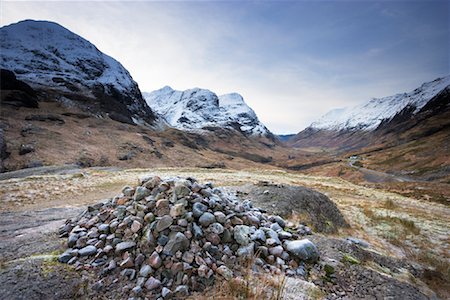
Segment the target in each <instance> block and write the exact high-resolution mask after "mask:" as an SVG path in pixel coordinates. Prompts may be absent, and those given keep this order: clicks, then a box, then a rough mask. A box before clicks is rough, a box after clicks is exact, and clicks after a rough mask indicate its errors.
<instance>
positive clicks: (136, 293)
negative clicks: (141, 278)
mask: <svg viewBox="0 0 450 300" xmlns="http://www.w3.org/2000/svg"><path fill="white" fill-rule="evenodd" d="M131 292H132V293H133V294H135V295H139V294H141V293H142V288H141V287H140V286H135V287H134V288H133V289H132V290H131Z"/></svg>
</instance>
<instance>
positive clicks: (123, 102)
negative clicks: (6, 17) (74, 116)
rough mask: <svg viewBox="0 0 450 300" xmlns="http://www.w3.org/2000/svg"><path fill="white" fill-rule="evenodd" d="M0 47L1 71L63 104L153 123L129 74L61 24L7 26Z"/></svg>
mask: <svg viewBox="0 0 450 300" xmlns="http://www.w3.org/2000/svg"><path fill="white" fill-rule="evenodd" d="M0 46H1V59H0V67H1V68H3V69H7V70H10V71H12V72H14V73H15V74H16V76H17V79H18V80H21V81H24V82H25V83H27V84H29V85H30V86H31V87H32V88H34V89H36V90H38V91H43V92H45V93H47V94H51V93H54V96H55V97H56V98H57V99H58V100H59V101H60V102H62V103H65V104H68V105H76V106H79V107H81V108H83V109H84V110H89V111H91V112H93V113H96V114H102V113H105V112H106V113H108V114H109V115H110V117H111V118H113V119H117V120H119V121H122V122H126V123H130V124H131V123H138V122H147V123H149V124H151V123H152V122H154V121H155V115H154V114H153V112H152V110H151V109H150V108H149V107H148V106H147V105H146V103H145V101H144V100H143V98H142V95H141V92H140V90H139V88H138V85H137V84H136V82H135V81H134V80H133V79H132V78H131V76H130V74H129V73H128V71H127V70H126V69H125V68H124V67H123V66H122V65H121V64H120V63H119V62H118V61H116V60H115V59H113V58H111V57H110V56H108V55H106V54H104V53H102V52H100V51H99V50H98V49H97V48H96V47H95V46H94V45H93V44H91V43H90V42H89V41H87V40H85V39H83V38H82V37H80V36H78V35H76V34H75V33H73V32H71V31H69V30H67V29H66V28H64V27H62V26H61V25H59V24H56V23H53V22H47V21H33V20H26V21H21V22H18V23H15V24H11V25H8V26H4V27H2V28H0Z"/></svg>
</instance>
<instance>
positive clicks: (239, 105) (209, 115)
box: [144, 86, 272, 137]
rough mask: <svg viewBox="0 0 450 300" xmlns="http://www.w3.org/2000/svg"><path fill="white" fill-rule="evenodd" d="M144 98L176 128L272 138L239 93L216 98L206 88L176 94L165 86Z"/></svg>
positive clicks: (145, 95) (146, 94)
mask: <svg viewBox="0 0 450 300" xmlns="http://www.w3.org/2000/svg"><path fill="white" fill-rule="evenodd" d="M144 98H145V100H146V101H147V104H148V105H149V106H150V107H152V108H153V109H154V110H155V111H156V112H157V113H158V114H159V115H160V116H161V118H164V119H165V120H166V121H167V123H168V124H169V125H170V126H172V127H174V128H178V129H181V130H196V131H198V130H201V129H203V130H205V129H206V130H207V129H208V128H209V127H222V128H230V129H235V130H238V131H240V132H242V133H244V134H245V135H247V136H255V137H257V136H272V133H271V132H270V131H269V130H268V129H267V128H266V126H264V124H262V123H261V122H260V121H259V120H258V117H257V116H256V114H255V112H254V111H253V109H251V108H250V107H249V106H248V105H247V104H246V103H245V101H244V99H243V98H242V96H241V95H239V94H237V93H232V94H226V95H222V96H217V95H216V94H215V93H213V92H211V91H209V90H206V89H199V88H194V89H190V90H186V91H175V90H173V89H172V88H170V87H168V86H166V87H164V88H162V89H159V90H156V91H153V92H151V93H144Z"/></svg>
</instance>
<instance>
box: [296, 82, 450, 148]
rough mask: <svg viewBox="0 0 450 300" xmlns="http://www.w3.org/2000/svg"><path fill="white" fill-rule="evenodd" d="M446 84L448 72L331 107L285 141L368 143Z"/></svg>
mask: <svg viewBox="0 0 450 300" xmlns="http://www.w3.org/2000/svg"><path fill="white" fill-rule="evenodd" d="M449 86H450V76H447V77H443V78H438V79H436V80H434V81H431V82H427V83H424V84H422V85H421V86H420V87H418V88H416V89H415V90H414V91H411V92H408V93H402V94H396V95H393V96H388V97H384V98H373V99H371V100H370V101H368V102H367V103H365V104H361V105H357V106H354V107H349V108H342V109H335V110H332V111H330V112H328V113H327V114H325V115H324V116H322V117H320V118H319V119H318V120H317V121H315V122H313V123H312V124H311V125H310V126H309V127H307V128H306V129H304V130H303V131H301V132H299V133H298V134H297V135H295V136H293V137H291V138H290V139H289V140H288V142H289V144H290V145H293V146H295V147H331V148H337V149H341V150H350V149H356V148H361V147H364V146H368V145H370V144H371V143H374V142H375V137H376V138H380V137H381V136H383V134H385V133H386V132H388V131H389V127H390V126H394V125H395V124H397V123H398V121H399V120H400V119H401V120H406V119H414V118H415V116H417V115H418V114H419V113H421V112H422V111H423V110H424V109H426V108H427V104H429V103H430V102H432V100H433V99H435V98H436V97H437V96H438V95H440V94H442V93H443V92H444V91H445V90H448V89H449ZM441 101H444V102H446V101H448V98H445V97H444V98H443V99H441ZM436 113H440V112H438V111H437V112H436ZM362 137H365V138H362Z"/></svg>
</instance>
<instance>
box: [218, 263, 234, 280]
mask: <svg viewBox="0 0 450 300" xmlns="http://www.w3.org/2000/svg"><path fill="white" fill-rule="evenodd" d="M216 273H217V274H219V275H220V276H222V277H223V278H225V280H231V279H233V271H231V270H230V269H229V268H227V266H225V265H222V266H220V267H218V268H217V270H216Z"/></svg>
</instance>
